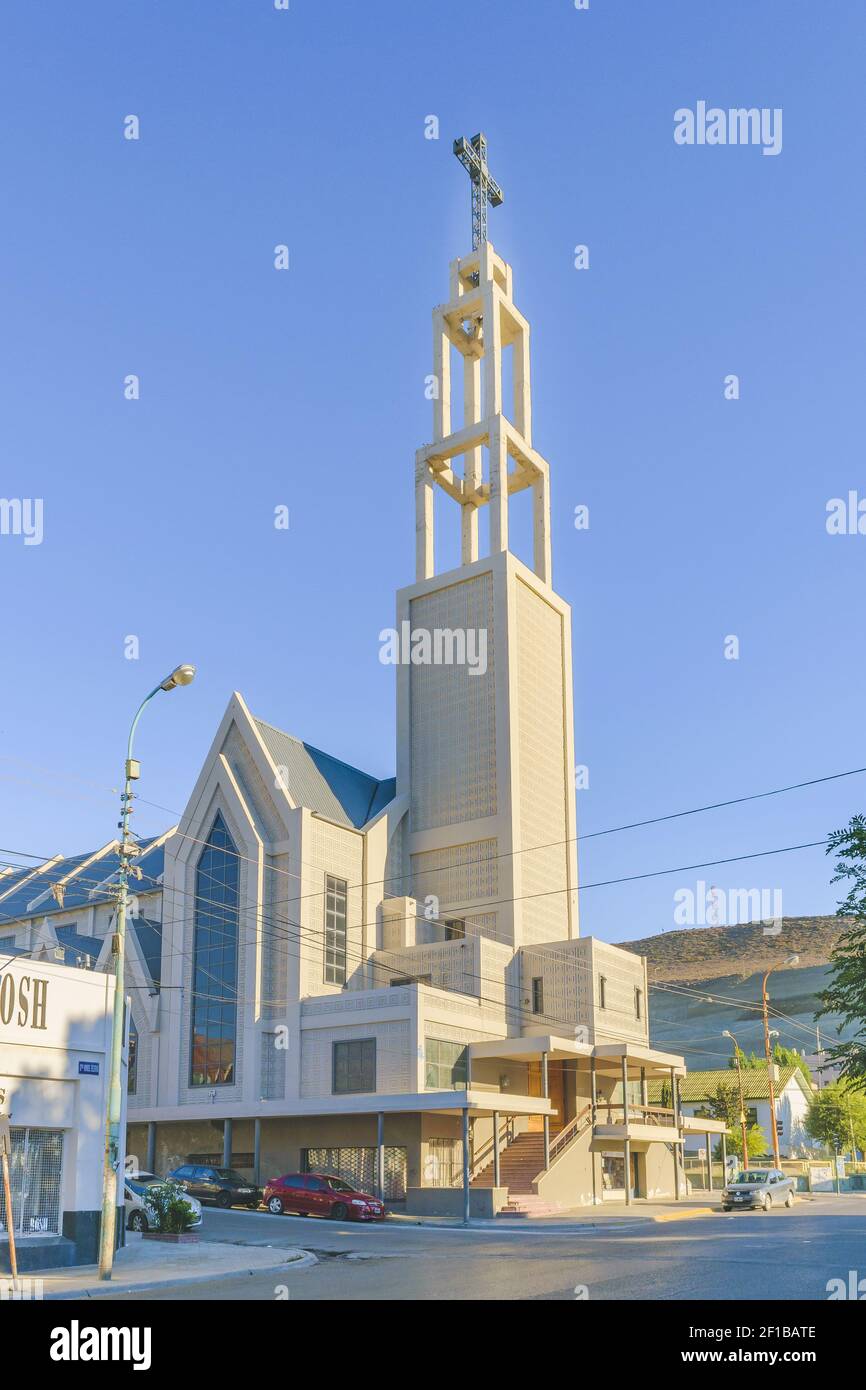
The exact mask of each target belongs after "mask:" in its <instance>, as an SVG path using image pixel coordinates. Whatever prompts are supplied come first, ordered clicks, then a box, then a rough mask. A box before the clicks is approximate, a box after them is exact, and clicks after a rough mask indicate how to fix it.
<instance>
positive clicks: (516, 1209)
mask: <svg viewBox="0 0 866 1390" xmlns="http://www.w3.org/2000/svg"><path fill="white" fill-rule="evenodd" d="M543 1168H544V1135H543V1134H537V1133H533V1132H531V1131H530V1132H528V1133H525V1134H518V1135H516V1136H515V1138H514V1139H512V1141H511V1143H510V1144H508V1145H507V1147H506V1148H504V1149H503V1150H502V1152H501V1154H500V1156H499V1182H500V1186H501V1187H507V1188H508V1202H507V1203H506V1205H505V1206H504V1207H503V1208H502V1210H501V1211H500V1212H499V1213H498V1215H499V1216H553V1215H554V1214H555V1213H556V1212H557V1211H559V1210H561V1208H560V1207H559V1206H552V1205H551V1204H550V1202H545V1200H544V1198H543V1197H539V1195H538V1193H537V1192H536V1191H535V1188H534V1186H533V1183H534V1180H535V1178H537V1177H538V1174H539V1173H540V1172H542V1170H543ZM472 1186H473V1187H492V1186H493V1160H492V1159H491V1160H490V1162H489V1163H488V1164H487V1167H486V1168H482V1170H481V1172H480V1173H478V1175H477V1176H476V1177H474V1178H473V1179H472Z"/></svg>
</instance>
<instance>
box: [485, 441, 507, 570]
mask: <svg viewBox="0 0 866 1390" xmlns="http://www.w3.org/2000/svg"><path fill="white" fill-rule="evenodd" d="M489 451H490V554H491V555H497V554H498V553H499V551H500V550H507V549H508V443H507V440H506V437H505V431H504V430H503V428H502V422H501V420H500V419H499V418H496V419H494V420H492V421H491V423H490V440H489Z"/></svg>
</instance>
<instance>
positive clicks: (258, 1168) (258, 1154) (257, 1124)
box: [253, 1119, 262, 1187]
mask: <svg viewBox="0 0 866 1390" xmlns="http://www.w3.org/2000/svg"><path fill="white" fill-rule="evenodd" d="M261 1172H262V1122H261V1120H259V1119H255V1120H254V1121H253V1182H254V1183H255V1185H256V1187H261V1185H262V1179H261Z"/></svg>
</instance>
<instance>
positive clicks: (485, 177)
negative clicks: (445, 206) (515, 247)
mask: <svg viewBox="0 0 866 1390" xmlns="http://www.w3.org/2000/svg"><path fill="white" fill-rule="evenodd" d="M454 153H455V154H456V156H457V158H458V159H459V160H460V163H461V164H462V165H463V168H464V169H465V170H466V172H467V173H468V175H469V178H470V179H471V181H472V250H473V251H477V250H478V248H479V246H483V244H484V242H485V241H486V240H487V204H488V202H490V203H491V204H492V206H493V207H495V208H498V207H499V204H500V203H501V202H502V199H503V197H504V194H503V192H502V189H501V188H500V187H499V184H498V183H497V182H496V180H495V179H494V178H493V177H492V176H491V174H490V171H489V169H488V168H487V140H486V139H485V137H484V136H483V135H482V134H480V133H479V134H478V135H473V137H472V139H471V140H466V139H465V138H464V137H463V136H462V135H461V136H460V139H459V140H455V141H454Z"/></svg>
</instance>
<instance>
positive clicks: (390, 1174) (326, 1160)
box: [301, 1144, 407, 1202]
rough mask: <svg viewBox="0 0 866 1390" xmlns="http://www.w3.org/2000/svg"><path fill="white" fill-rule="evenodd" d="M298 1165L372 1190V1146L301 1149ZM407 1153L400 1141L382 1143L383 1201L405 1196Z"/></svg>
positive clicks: (305, 1170)
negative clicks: (361, 1147)
mask: <svg viewBox="0 0 866 1390" xmlns="http://www.w3.org/2000/svg"><path fill="white" fill-rule="evenodd" d="M301 1154H302V1160H303V1162H302V1167H303V1169H304V1172H305V1173H330V1174H332V1175H333V1177H335V1178H342V1179H343V1181H344V1182H350V1183H352V1184H353V1186H354V1187H357V1188H358V1189H359V1191H361V1192H369V1193H373V1192H374V1191H375V1187H376V1150H375V1148H370V1149H350V1148H339V1149H332V1148H329V1149H303V1150H302V1151H301ZM406 1170H407V1155H406V1149H405V1147H404V1146H402V1145H399V1144H398V1145H395V1144H386V1146H385V1192H384V1196H385V1199H386V1201H392V1202H394V1201H400V1200H402V1198H403V1197H405V1196H406Z"/></svg>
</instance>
